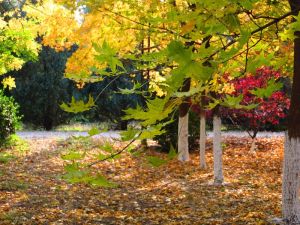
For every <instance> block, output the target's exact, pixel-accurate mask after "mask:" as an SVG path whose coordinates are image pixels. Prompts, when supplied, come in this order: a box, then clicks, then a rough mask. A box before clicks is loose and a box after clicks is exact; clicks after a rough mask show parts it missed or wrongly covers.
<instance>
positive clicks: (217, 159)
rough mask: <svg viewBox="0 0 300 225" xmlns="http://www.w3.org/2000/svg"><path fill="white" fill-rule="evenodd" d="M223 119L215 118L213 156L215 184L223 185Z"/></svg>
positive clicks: (216, 116) (215, 116)
mask: <svg viewBox="0 0 300 225" xmlns="http://www.w3.org/2000/svg"><path fill="white" fill-rule="evenodd" d="M221 125H222V122H221V118H220V117H219V116H218V115H214V117H213V133H214V137H213V156H214V184H215V185H222V184H223V181H224V178H223V162H222V145H221Z"/></svg>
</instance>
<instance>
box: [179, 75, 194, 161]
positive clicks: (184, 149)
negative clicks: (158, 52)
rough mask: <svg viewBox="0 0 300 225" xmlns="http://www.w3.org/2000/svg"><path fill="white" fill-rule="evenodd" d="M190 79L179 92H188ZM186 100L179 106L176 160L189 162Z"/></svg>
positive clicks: (187, 104)
mask: <svg viewBox="0 0 300 225" xmlns="http://www.w3.org/2000/svg"><path fill="white" fill-rule="evenodd" d="M190 85H191V79H190V78H188V79H185V80H184V82H183V86H182V88H181V90H180V91H183V92H184V91H189V89H190ZM187 100H188V99H184V102H183V103H181V104H180V106H179V120H178V160H179V161H183V162H185V161H189V160H190V155H189V103H188V101H187Z"/></svg>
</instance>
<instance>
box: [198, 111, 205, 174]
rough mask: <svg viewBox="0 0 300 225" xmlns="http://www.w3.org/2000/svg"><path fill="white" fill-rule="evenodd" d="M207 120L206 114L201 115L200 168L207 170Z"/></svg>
mask: <svg viewBox="0 0 300 225" xmlns="http://www.w3.org/2000/svg"><path fill="white" fill-rule="evenodd" d="M205 127H206V118H205V113H203V112H201V113H200V138H199V146H200V168H201V169H206V160H205V142H206V131H205Z"/></svg>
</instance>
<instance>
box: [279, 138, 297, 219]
mask: <svg viewBox="0 0 300 225" xmlns="http://www.w3.org/2000/svg"><path fill="white" fill-rule="evenodd" d="M284 151H285V153H284V164H283V179H282V180H283V181H282V185H283V190H282V208H283V215H284V219H285V221H286V222H287V224H300V213H299V212H300V201H299V188H300V181H299V172H300V138H290V137H289V136H288V134H286V137H285V144H284Z"/></svg>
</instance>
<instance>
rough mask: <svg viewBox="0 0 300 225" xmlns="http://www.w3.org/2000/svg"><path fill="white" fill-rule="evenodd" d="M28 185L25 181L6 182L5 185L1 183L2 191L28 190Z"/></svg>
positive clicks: (0, 189) (0, 188)
mask: <svg viewBox="0 0 300 225" xmlns="http://www.w3.org/2000/svg"><path fill="white" fill-rule="evenodd" d="M27 188H28V184H26V183H25V182H23V181H17V180H11V181H6V182H5V183H0V191H18V190H26V189H27Z"/></svg>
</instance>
